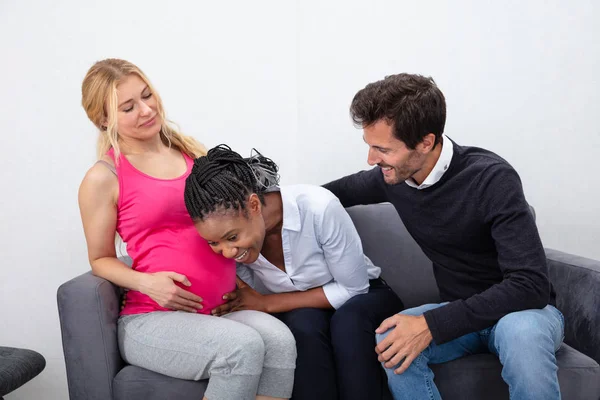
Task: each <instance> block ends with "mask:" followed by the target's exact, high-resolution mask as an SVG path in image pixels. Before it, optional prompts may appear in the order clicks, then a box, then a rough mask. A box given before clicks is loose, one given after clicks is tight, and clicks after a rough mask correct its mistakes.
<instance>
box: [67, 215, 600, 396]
mask: <svg viewBox="0 0 600 400" xmlns="http://www.w3.org/2000/svg"><path fill="white" fill-rule="evenodd" d="M348 212H349V213H350V216H351V217H352V219H353V220H354V223H355V225H356V227H357V229H358V231H359V234H360V236H361V238H362V241H363V245H364V249H365V253H366V254H367V255H368V256H369V257H371V259H372V260H373V262H374V263H375V264H376V265H379V266H381V267H382V269H383V277H384V278H385V279H386V281H387V282H388V284H389V285H390V286H391V287H392V288H393V289H394V290H395V291H396V292H397V293H398V294H399V295H400V297H401V298H402V300H403V301H404V304H405V305H406V306H407V307H413V306H416V305H421V304H425V303H430V302H439V295H438V291H437V286H436V284H435V280H434V277H433V272H432V267H431V262H430V261H429V260H428V259H427V257H426V256H425V255H424V254H423V253H422V252H421V250H420V248H419V247H418V246H417V244H416V243H415V242H414V241H413V239H412V238H411V237H410V235H409V234H408V233H407V232H406V230H405V229H404V226H403V225H402V223H401V221H400V219H399V217H398V215H397V214H396V212H395V210H394V209H393V207H392V206H391V205H390V204H379V205H372V206H357V207H353V208H350V209H348ZM546 254H547V257H548V264H549V270H550V278H551V280H552V282H553V284H554V287H555V288H556V291H557V296H558V299H557V301H558V308H559V309H560V310H561V311H562V312H563V313H564V315H565V319H566V332H565V344H563V345H562V347H561V348H560V349H559V351H558V353H557V359H558V365H559V372H558V375H559V381H560V386H561V392H562V396H563V399H564V400H599V399H600V366H599V365H598V362H600V334H599V332H600V261H594V260H590V259H585V258H582V257H577V256H573V255H569V254H565V253H561V252H559V251H556V250H550V249H547V250H546ZM119 296H120V290H119V289H118V288H117V287H115V286H114V285H112V284H111V283H109V282H107V281H105V280H103V279H100V278H98V277H95V276H93V275H92V274H91V273H89V272H87V273H85V274H83V275H80V276H78V277H76V278H74V279H72V280H70V281H68V282H66V283H64V284H63V285H61V286H60V287H59V289H58V310H59V314H60V323H61V330H62V338H63V350H64V355H65V361H66V366H67V378H68V384H69V395H70V398H71V400H84V399H85V400H107V399H118V400H124V399H127V400H135V399H143V400H153V399H157V400H159V399H160V400H163V399H179V400H185V399H190V400H192V399H194V400H200V399H201V398H202V395H203V393H204V390H205V388H206V381H200V382H192V381H183V380H179V379H174V378H169V377H166V376H164V375H160V374H157V373H154V372H150V371H148V370H145V369H143V368H139V367H135V366H131V365H126V364H125V363H124V362H123V360H122V359H121V357H120V355H119V349H118V346H117V334H116V332H117V329H116V322H117V317H118V312H119ZM432 368H433V370H434V372H435V375H436V377H435V381H436V383H437V385H438V387H439V389H440V392H441V394H442V397H443V398H444V400H450V399H457V400H458V399H486V400H487V399H492V400H493V399H508V388H507V386H506V384H505V383H504V382H503V381H502V379H501V376H500V373H501V365H500V363H499V362H498V359H497V358H496V357H495V356H493V355H490V354H480V355H473V356H468V357H465V358H463V359H459V360H456V361H452V362H448V363H445V364H439V365H434V366H433V367H432ZM306 384H310V382H307V383H306ZM316 400H318V399H316ZM342 400H343V399H342Z"/></svg>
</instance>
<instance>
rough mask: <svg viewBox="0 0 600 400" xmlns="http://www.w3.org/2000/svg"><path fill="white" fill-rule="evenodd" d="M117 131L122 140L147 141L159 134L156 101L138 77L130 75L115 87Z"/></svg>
mask: <svg viewBox="0 0 600 400" xmlns="http://www.w3.org/2000/svg"><path fill="white" fill-rule="evenodd" d="M117 99H118V102H117V104H118V106H117V130H118V132H119V135H120V136H121V137H123V138H128V139H134V140H147V139H150V138H152V137H154V136H157V135H158V134H159V132H160V128H161V124H162V119H161V116H160V113H159V112H158V101H157V98H156V96H154V94H153V93H152V91H151V89H150V87H149V86H148V85H147V84H146V82H144V81H143V80H142V79H141V78H140V77H139V76H138V75H136V74H130V75H128V76H126V77H125V78H123V80H122V81H121V82H120V83H119V85H118V86H117Z"/></svg>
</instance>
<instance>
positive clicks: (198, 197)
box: [184, 144, 279, 220]
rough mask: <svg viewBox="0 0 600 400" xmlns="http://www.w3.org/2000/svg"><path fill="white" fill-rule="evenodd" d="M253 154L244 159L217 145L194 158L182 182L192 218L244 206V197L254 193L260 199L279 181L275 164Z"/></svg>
mask: <svg viewBox="0 0 600 400" xmlns="http://www.w3.org/2000/svg"><path fill="white" fill-rule="evenodd" d="M253 150H254V151H255V152H256V154H255V155H252V156H251V157H250V158H248V159H244V158H243V157H242V156H240V155H239V154H238V153H236V152H235V151H233V150H231V148H230V147H229V146H227V145H224V144H222V145H219V146H217V147H214V148H212V149H210V150H209V151H208V153H207V154H206V156H202V157H200V158H197V159H196V160H194V167H193V168H192V172H191V173H190V175H189V176H188V177H187V179H186V182H185V192H184V197H185V206H186V208H187V210H188V212H189V214H190V216H191V217H192V219H194V220H202V219H204V217H206V216H207V215H208V214H210V213H212V212H214V211H216V210H217V208H222V209H224V210H229V209H239V210H245V209H246V199H247V198H248V196H249V195H250V194H252V193H256V194H257V195H258V196H259V198H260V200H261V201H264V197H263V194H264V193H265V191H267V190H268V189H271V188H273V187H276V186H277V183H278V182H279V175H278V174H277V171H278V168H277V164H275V163H274V162H273V161H272V160H271V159H269V158H266V157H264V156H263V155H262V154H260V153H259V152H258V151H256V150H255V149H253Z"/></svg>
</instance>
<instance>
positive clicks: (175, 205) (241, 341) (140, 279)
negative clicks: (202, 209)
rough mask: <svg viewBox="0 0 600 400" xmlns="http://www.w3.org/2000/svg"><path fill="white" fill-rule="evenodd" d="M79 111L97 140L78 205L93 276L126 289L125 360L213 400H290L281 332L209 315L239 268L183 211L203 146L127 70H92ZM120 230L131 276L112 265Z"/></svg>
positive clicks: (267, 319)
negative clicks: (194, 385) (195, 387)
mask: <svg viewBox="0 0 600 400" xmlns="http://www.w3.org/2000/svg"><path fill="white" fill-rule="evenodd" d="M82 105H83V108H84V109H85V111H86V113H87V115H88V117H89V119H90V120H91V121H92V122H93V123H94V125H95V126H96V127H97V128H98V129H99V131H100V137H99V141H98V154H99V161H98V162H97V163H96V164H94V165H93V166H92V168H90V170H89V171H88V173H87V174H86V176H85V178H84V179H83V182H82V183H81V187H80V190H79V207H80V210H81V218H82V221H83V227H84V232H85V236H86V241H87V246H88V255H89V260H90V264H91V267H92V272H93V273H94V274H95V275H97V276H99V277H102V278H104V279H107V280H109V281H111V282H112V283H114V284H116V285H118V286H121V287H124V288H126V289H129V290H128V292H127V299H126V305H125V307H124V308H123V310H122V311H121V316H120V318H119V322H118V335H119V346H120V350H121V355H122V356H123V359H124V360H125V361H126V362H128V363H130V364H133V365H137V366H140V367H143V368H146V369H149V370H151V371H155V372H158V373H161V374H164V375H168V376H172V377H176V378H180V379H189V380H200V379H206V378H210V379H209V383H208V387H207V390H206V393H205V397H204V399H208V400H221V399H231V400H239V399H254V398H256V399H273V398H289V397H290V395H291V392H292V386H293V376H294V368H295V359H296V350H295V349H296V347H295V342H294V338H293V336H292V334H291V333H290V331H289V330H288V328H287V327H286V326H285V325H284V324H283V323H281V322H280V321H279V320H277V319H276V318H274V317H271V316H269V315H268V314H264V313H260V312H256V311H240V312H237V313H232V314H228V315H227V316H225V317H214V316H211V315H210V313H211V310H212V309H213V308H215V307H217V306H219V305H221V304H223V302H224V301H223V295H224V294H225V293H227V292H230V291H232V290H234V288H235V279H236V275H235V274H236V269H235V262H234V261H233V260H228V259H225V258H224V257H221V256H219V255H216V254H214V253H213V251H212V250H211V249H210V247H209V246H208V244H207V243H206V241H204V240H203V239H201V238H200V237H199V236H198V234H197V233H196V230H195V228H194V224H193V222H192V220H191V218H190V217H189V215H188V213H187V211H186V207H185V204H184V196H183V192H184V188H185V180H186V178H187V176H188V175H189V174H190V172H191V168H192V166H193V161H192V160H193V159H194V158H196V157H199V156H202V155H204V154H205V149H204V148H203V147H202V146H201V145H200V144H199V143H198V142H196V141H195V140H194V139H192V138H190V137H186V136H183V135H181V134H180V133H178V132H177V131H176V130H175V129H174V128H172V127H171V126H170V125H169V123H168V121H167V119H166V118H165V112H164V109H163V106H162V102H161V99H160V97H159V95H158V93H157V92H156V90H155V89H154V87H153V86H152V84H151V83H150V81H149V80H148V78H147V77H146V76H145V75H144V73H143V72H142V71H141V70H140V69H139V68H137V67H136V66H135V65H133V64H131V63H130V62H127V61H124V60H117V59H107V60H103V61H99V62H97V63H96V64H94V65H93V66H92V67H91V68H90V70H89V71H88V73H87V75H86V77H85V79H84V81H83V85H82ZM116 233H118V234H119V235H120V236H121V238H122V239H123V241H124V242H126V243H127V252H128V254H129V255H130V256H131V258H132V259H133V265H132V267H131V268H129V267H128V266H127V265H125V264H124V263H122V262H121V261H120V260H119V259H118V258H117V255H116V251H115V246H114V238H115V234H116Z"/></svg>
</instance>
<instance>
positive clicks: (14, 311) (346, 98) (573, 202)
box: [0, 0, 600, 400]
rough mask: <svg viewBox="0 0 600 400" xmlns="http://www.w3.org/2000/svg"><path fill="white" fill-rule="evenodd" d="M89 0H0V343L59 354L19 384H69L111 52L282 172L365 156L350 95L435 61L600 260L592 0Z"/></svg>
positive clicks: (500, 148) (334, 166) (58, 391)
mask: <svg viewBox="0 0 600 400" xmlns="http://www.w3.org/2000/svg"><path fill="white" fill-rule="evenodd" d="M87 3H90V4H86V2H81V1H76V0H64V1H59V2H55V3H54V4H53V3H52V2H41V1H38V2H20V1H17V0H4V1H0V57H1V60H2V62H1V63H0V88H1V89H0V110H1V111H0V126H1V127H2V130H3V132H2V134H1V135H0V144H1V146H0V151H1V157H0V171H1V173H2V203H1V205H2V207H1V208H0V255H1V256H2V262H1V263H2V268H1V269H0V285H1V287H0V296H2V297H1V298H2V305H3V308H2V309H3V311H2V323H3V327H2V329H1V330H0V345H6V346H16V347H27V348H32V349H35V350H37V351H39V352H41V353H42V354H43V355H44V356H45V357H46V359H47V361H48V365H47V367H46V369H45V371H44V372H43V373H42V374H41V375H40V376H39V377H37V378H36V379H34V380H33V381H31V382H30V383H28V384H27V385H25V386H24V387H23V388H21V389H19V390H17V391H15V392H14V393H12V394H10V395H8V396H7V397H6V398H7V400H19V399H31V398H44V399H49V400H52V399H56V400H59V399H65V398H67V389H66V380H65V371H64V361H63V358H62V348H61V342H60V331H59V325H58V314H57V310H56V300H55V293H56V288H57V287H58V286H59V285H60V284H61V283H62V282H64V281H66V280H68V279H70V278H72V277H74V276H76V275H78V274H80V273H83V272H85V271H86V270H88V266H87V261H86V251H85V243H84V239H83V233H82V229H81V223H80V220H79V212H78V209H77V188H78V185H79V183H80V181H81V178H82V177H83V174H84V173H85V171H86V170H87V168H88V167H89V166H90V165H91V164H92V163H93V160H94V144H95V132H94V129H93V126H92V125H91V124H90V123H89V121H88V120H87V119H86V117H85V114H84V112H83V110H82V109H81V107H80V105H79V102H80V84H81V80H82V78H83V76H84V74H85V72H86V70H87V68H89V66H90V65H91V64H92V63H93V62H94V61H96V60H99V59H102V58H106V57H121V58H126V59H129V60H131V61H133V62H135V63H137V64H138V65H139V66H141V67H142V68H143V69H144V71H145V72H146V73H147V74H148V75H149V76H150V78H151V79H152V80H153V82H154V83H155V85H156V86H157V87H158V89H159V90H160V91H161V95H162V96H163V98H164V102H165V105H166V108H167V110H168V111H169V115H170V117H171V118H172V119H173V120H175V121H177V122H178V123H179V124H180V126H181V127H182V128H183V130H184V131H185V132H186V133H188V134H192V135H194V136H195V137H197V138H198V139H200V140H201V141H203V142H204V143H205V144H206V145H208V146H213V145H216V144H219V143H222V142H225V143H228V144H230V145H232V147H234V148H235V149H238V150H240V151H242V152H245V151H248V150H249V149H250V148H251V147H253V146H254V147H257V148H258V149H260V150H261V151H262V152H263V153H264V154H266V155H267V156H271V157H272V158H274V159H275V160H276V161H277V162H278V163H279V164H280V166H281V172H282V175H283V182H284V183H292V182H310V183H323V182H325V181H327V180H330V179H333V178H336V177H339V176H341V175H343V174H348V173H351V172H354V171H356V170H358V169H362V168H365V167H366V150H367V149H366V147H365V145H364V144H363V143H362V139H361V133H360V131H358V130H356V129H355V128H353V127H352V125H351V123H350V121H349V118H348V105H349V103H350V101H351V99H352V96H353V95H354V93H355V92H356V91H357V90H358V89H360V88H362V87H363V86H364V85H365V84H366V83H368V82H370V81H373V80H377V79H380V78H382V77H383V76H384V75H386V74H391V73H396V72H401V71H407V72H418V73H422V74H427V75H432V76H433V77H434V78H435V79H436V81H437V82H438V84H439V86H440V87H441V88H442V90H443V91H444V93H445V95H446V98H447V101H448V113H449V114H448V122H447V128H446V133H447V134H448V135H449V136H450V137H452V138H453V139H455V140H457V141H458V142H459V143H461V144H472V145H478V146H482V147H486V148H488V149H491V150H493V151H496V152H497V153H499V154H500V155H502V156H503V157H505V158H506V159H507V160H508V161H509V162H511V163H512V164H513V165H514V166H515V168H516V169H517V170H518V171H519V173H520V174H521V177H522V179H523V183H524V186H525V192H526V195H527V197H528V199H529V201H530V202H531V203H532V204H533V205H535V207H536V209H537V211H538V224H539V227H540V231H541V234H542V239H543V241H544V244H545V245H546V246H547V247H553V248H557V249H560V250H564V251H569V252H572V253H576V254H580V255H584V256H587V257H592V258H596V259H600V250H599V247H598V246H597V245H596V243H595V241H594V239H595V238H599V237H600V207H599V206H598V205H597V203H598V200H597V199H598V198H599V197H600V196H599V195H600V189H598V178H597V175H598V173H599V172H600V170H599V167H598V165H597V162H596V163H595V162H594V161H593V158H594V156H595V155H596V153H597V152H598V151H599V150H600V129H599V128H598V124H597V122H596V118H597V117H598V116H599V115H600V113H599V111H600V95H599V94H598V93H599V89H600V88H599V86H600V85H599V82H598V78H597V76H596V75H595V74H594V73H595V72H596V71H599V70H600V68H599V67H600V43H599V38H600V28H598V25H597V24H594V22H595V21H597V20H599V19H600V12H599V11H600V10H599V9H598V6H597V5H595V3H593V2H592V1H587V2H584V1H579V2H577V3H575V2H573V3H571V2H569V3H570V4H569V6H567V1H566V0H565V1H530V2H516V1H510V2H503V3H499V2H479V1H466V0H463V1H456V2H453V6H450V5H448V4H447V3H446V2H442V1H439V2H434V1H429V2H427V1H424V2H413V1H404V2H398V1H391V0H390V1H373V0H370V1H341V0H339V1H315V0H312V1H298V2H297V3H296V2H290V1H277V0H271V1H263V0H261V1H253V2H247V1H243V0H237V1H228V2H192V1H188V2H184V1H179V2H169V5H168V6H166V5H165V4H167V3H166V2H158V1H136V2H121V1H116V0H109V1H107V0H105V1H103V2H93V3H92V2H87ZM448 3H449V2H448Z"/></svg>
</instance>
